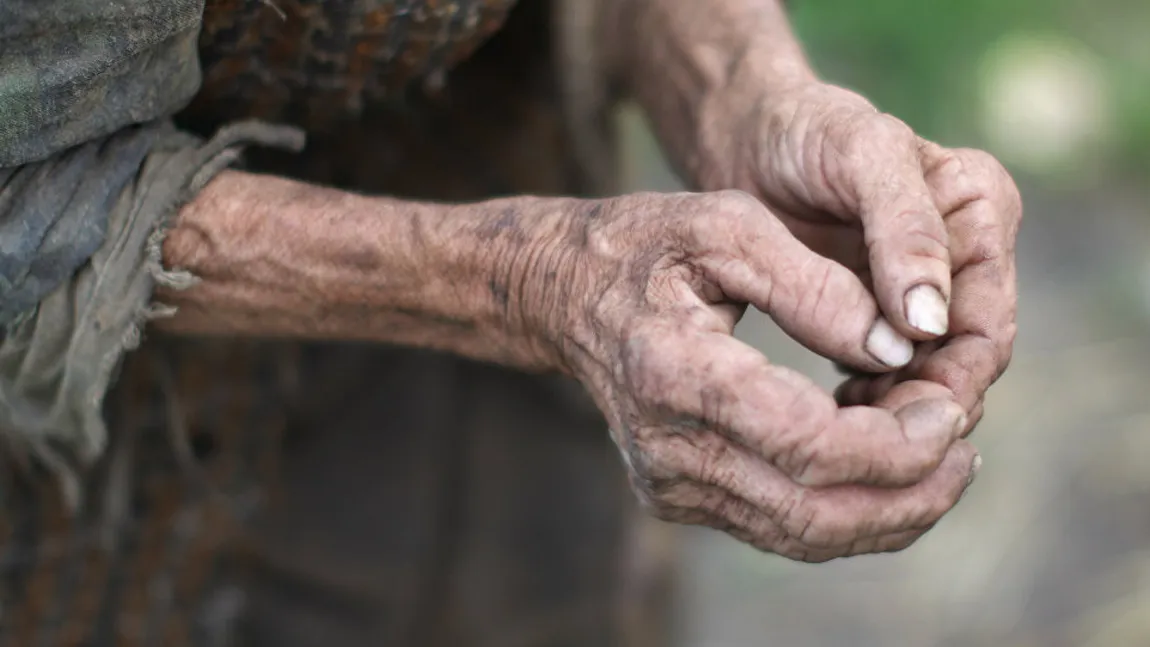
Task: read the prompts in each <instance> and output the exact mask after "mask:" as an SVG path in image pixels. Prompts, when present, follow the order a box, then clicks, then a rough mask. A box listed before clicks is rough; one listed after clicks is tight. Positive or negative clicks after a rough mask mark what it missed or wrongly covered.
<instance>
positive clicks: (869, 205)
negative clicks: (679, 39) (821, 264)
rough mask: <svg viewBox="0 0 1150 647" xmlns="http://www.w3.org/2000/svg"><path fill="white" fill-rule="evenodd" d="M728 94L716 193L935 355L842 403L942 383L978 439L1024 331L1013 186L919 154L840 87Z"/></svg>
mask: <svg viewBox="0 0 1150 647" xmlns="http://www.w3.org/2000/svg"><path fill="white" fill-rule="evenodd" d="M726 92H727V96H726V97H725V99H724V100H722V101H718V102H716V103H717V105H719V106H721V108H720V111H721V112H722V114H720V115H719V116H717V117H716V118H715V119H713V120H712V122H713V123H715V124H719V126H716V127H725V128H728V130H729V137H731V139H729V140H727V141H729V142H730V143H729V144H728V145H724V146H720V147H719V148H720V149H721V150H727V151H736V154H735V155H733V156H725V158H724V159H722V160H718V159H717V160H714V163H713V164H712V168H711V169H710V170H709V171H708V172H709V173H710V174H711V176H712V177H713V178H716V179H715V180H712V182H710V184H716V181H717V182H718V184H719V185H720V186H723V187H728V186H729V187H736V188H741V189H744V190H747V191H748V192H750V193H752V194H754V195H755V196H756V197H758V198H760V199H761V200H763V201H764V202H766V204H768V205H769V206H770V208H771V209H772V210H773V211H774V212H775V213H776V214H777V215H778V216H779V217H780V219H782V221H783V222H784V223H785V224H786V226H787V228H788V229H789V230H790V231H791V232H792V233H794V234H795V236H796V237H798V239H799V240H801V241H802V242H803V243H804V244H806V245H807V246H808V247H810V248H811V249H814V250H816V251H818V252H819V253H820V254H822V255H823V256H825V257H826V258H829V259H833V260H835V261H837V262H838V263H840V264H842V265H843V266H845V267H848V268H850V269H851V270H852V271H853V272H855V273H856V274H857V275H858V276H859V277H860V279H861V280H862V281H863V282H864V283H866V284H867V285H868V287H869V288H870V289H871V290H872V291H873V294H874V295H875V298H876V299H877V301H878V303H879V305H880V307H881V310H882V312H883V313H884V314H885V315H886V317H887V318H888V319H889V320H890V322H891V323H892V324H893V325H894V327H895V328H896V329H897V330H898V332H899V333H901V334H902V335H903V336H904V337H905V338H908V339H911V340H914V341H916V342H926V343H921V344H919V345H918V348H917V351H916V355H915V359H914V361H913V362H912V363H911V365H910V366H909V367H907V368H906V369H904V370H902V371H900V372H898V373H895V374H890V375H886V376H882V377H874V376H866V375H856V376H855V377H854V378H853V379H851V380H849V381H848V382H847V383H846V384H844V385H843V387H842V388H841V389H840V391H839V397H840V400H841V401H842V402H843V403H853V404H860V403H878V404H881V405H889V404H897V403H898V402H899V401H901V399H904V398H907V397H912V398H913V397H917V395H916V394H919V393H932V392H934V390H933V388H932V387H930V386H929V385H928V384H927V383H928V382H929V383H934V384H938V385H943V386H945V387H947V388H948V389H949V390H950V391H951V392H952V393H953V397H954V398H955V399H956V401H957V402H959V403H960V404H961V405H962V406H963V408H964V409H965V410H966V412H967V414H968V425H969V426H970V428H973V426H974V424H976V423H977V421H978V420H979V418H980V417H981V415H982V401H983V397H984V395H985V393H986V390H987V389H988V388H989V387H990V386H991V384H992V383H993V382H994V381H995V380H997V379H998V377H999V376H1000V375H1001V374H1002V372H1003V371H1004V370H1005V369H1006V367H1007V364H1008V363H1009V360H1010V356H1011V350H1012V345H1013V341H1014V336H1015V330H1016V326H1015V310H1016V291H1015V265H1014V245H1015V237H1016V235H1017V232H1018V228H1019V224H1020V220H1021V217H1022V207H1021V201H1020V198H1019V195H1018V191H1017V189H1016V188H1015V185H1014V183H1013V182H1012V180H1011V179H1010V177H1009V175H1008V174H1007V173H1006V171H1005V170H1004V169H1003V168H1002V166H1001V165H999V164H998V162H996V161H995V160H994V159H993V158H992V157H991V156H989V155H987V154H986V153H982V152H979V151H973V150H950V149H944V148H942V147H940V146H938V145H936V144H933V143H930V142H927V141H924V140H922V139H920V138H919V137H917V136H916V135H915V134H914V132H912V131H911V129H910V128H909V127H907V126H906V125H905V124H904V123H902V122H900V121H899V120H897V119H896V118H894V117H892V116H890V115H885V114H882V113H880V112H879V111H878V110H876V109H875V108H874V107H873V106H872V105H871V104H870V103H868V102H867V101H866V100H865V99H863V98H862V97H860V96H858V95H856V94H854V93H851V92H848V91H846V90H843V89H841V88H837V87H834V86H831V85H827V84H822V83H804V84H798V85H796V86H794V87H790V88H786V89H771V90H770V91H768V90H767V89H765V88H757V87H756V85H755V84H754V83H740V84H738V85H737V87H732V88H730V89H729V90H727V91H726ZM715 137H720V135H718V134H717V135H715ZM896 384H901V385H902V386H900V390H899V391H898V392H897V393H893V394H892V393H891V389H892V388H893V387H894V385H896Z"/></svg>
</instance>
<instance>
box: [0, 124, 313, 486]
mask: <svg viewBox="0 0 1150 647" xmlns="http://www.w3.org/2000/svg"><path fill="white" fill-rule="evenodd" d="M158 127H160V128H162V129H164V131H165V132H163V133H162V135H163V136H162V137H160V138H159V140H158V143H157V145H156V146H155V147H154V148H153V149H152V151H151V152H150V153H149V154H148V157H147V158H146V159H145V161H144V164H143V165H142V167H141V168H140V171H139V173H138V174H137V175H136V177H135V179H134V180H133V181H132V182H131V183H129V184H128V186H127V187H125V188H124V190H123V191H122V192H121V193H120V194H119V197H118V199H117V200H116V202H115V206H114V208H113V210H112V211H111V213H110V214H109V218H108V228H107V235H106V237H105V239H104V242H103V245H102V246H101V247H100V248H99V249H98V250H97V251H96V253H95V254H94V255H93V256H92V257H91V258H90V259H89V260H88V262H87V263H86V264H85V265H84V266H82V267H81V268H80V270H79V271H77V272H76V273H74V274H73V275H72V276H71V277H70V278H69V279H68V280H67V281H66V282H65V283H64V284H63V285H61V286H59V287H58V288H56V289H55V290H54V291H52V292H51V293H50V294H49V295H48V296H47V297H46V298H45V299H43V300H42V301H40V303H39V305H38V306H37V307H36V308H35V309H34V310H33V311H31V312H29V313H28V314H27V315H25V316H23V317H21V318H20V319H19V320H18V321H16V322H14V323H13V324H11V325H9V326H8V330H7V335H6V336H4V337H3V338H2V341H0V439H2V440H5V441H8V442H9V444H10V445H11V446H12V447H13V448H14V449H15V450H16V451H19V452H21V453H25V454H29V455H31V456H33V457H36V458H38V459H40V460H41V461H42V462H43V464H44V465H45V466H47V467H48V468H50V469H51V470H52V471H54V472H56V473H57V474H59V475H60V476H63V477H66V478H64V484H65V491H66V494H67V493H68V492H67V490H69V489H71V488H69V487H68V484H69V483H71V484H73V485H74V484H75V483H76V482H77V481H76V479H75V478H69V477H72V476H74V473H75V467H76V464H77V463H79V464H87V463H90V462H91V461H93V460H95V459H96V458H98V457H99V456H100V455H101V453H102V452H103V450H104V448H105V447H106V445H107V437H108V434H107V429H106V427H105V424H104V420H103V412H102V409H103V402H104V396H105V394H106V392H107V390H108V388H109V384H110V382H111V380H112V378H113V375H114V373H115V371H116V369H117V367H118V366H119V364H120V362H121V360H122V359H123V356H124V354H125V353H126V352H127V351H129V350H132V349H134V348H136V347H137V346H138V345H139V343H140V336H141V328H142V326H143V324H144V323H146V322H147V321H148V320H150V319H154V318H156V317H163V316H170V315H171V314H173V312H174V310H173V309H172V308H170V307H167V306H162V305H158V304H154V303H153V302H152V293H153V290H154V288H155V286H156V285H157V284H159V285H163V286H165V287H170V288H174V289H183V288H187V287H190V286H191V285H194V284H195V283H196V277H194V276H192V275H191V274H189V273H187V272H183V271H169V270H167V269H165V268H164V267H163V265H162V262H161V258H160V253H161V245H162V243H163V238H164V235H165V233H166V231H167V228H168V226H169V224H170V220H171V218H172V217H174V215H175V214H176V213H177V212H178V211H179V209H180V208H181V207H182V206H183V205H184V204H186V203H187V202H188V201H190V200H191V199H192V198H193V197H194V196H195V195H196V194H197V193H198V192H199V191H200V190H201V189H202V188H203V187H204V186H205V185H207V184H208V182H210V181H211V180H212V179H213V178H214V177H215V176H216V175H217V174H218V173H220V172H221V171H222V170H224V169H225V168H227V167H229V166H230V165H232V164H233V163H234V162H235V161H236V160H237V159H238V157H239V155H240V153H241V151H242V149H243V148H244V147H245V146H248V145H263V146H272V147H278V148H286V149H289V150H295V151H298V150H300V149H301V148H302V147H303V141H304V137H303V133H302V132H300V131H299V130H296V129H293V128H287V127H279V126H271V125H267V124H263V123H259V122H243V123H237V124H232V125H229V126H227V127H225V128H223V129H221V130H220V131H219V132H218V133H217V134H216V135H215V136H214V137H213V138H212V139H210V140H208V141H206V142H205V141H203V140H200V139H198V138H196V137H193V136H191V135H189V134H186V133H183V132H180V131H178V130H176V129H175V128H174V127H172V126H171V125H170V124H166V123H165V124H162V125H160V126H158ZM71 494H72V495H73V496H76V495H78V494H79V493H78V491H75V490H73V492H72V493H71ZM69 498H71V497H69Z"/></svg>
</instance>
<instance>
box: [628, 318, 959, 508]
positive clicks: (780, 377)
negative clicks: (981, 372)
mask: <svg viewBox="0 0 1150 647" xmlns="http://www.w3.org/2000/svg"><path fill="white" fill-rule="evenodd" d="M651 325H652V326H655V327H653V328H648V329H645V330H641V331H640V333H639V334H637V335H636V336H635V339H634V340H632V342H631V343H630V344H629V345H628V346H627V347H626V349H625V355H624V357H623V361H622V365H623V366H624V370H625V375H624V378H625V379H626V382H627V383H628V384H630V385H633V386H632V388H633V395H634V396H635V398H636V401H637V402H639V403H644V404H645V405H646V406H647V407H648V410H647V411H643V412H642V413H643V414H644V415H646V416H647V417H648V418H649V419H652V420H666V421H668V424H675V425H678V424H682V421H683V420H684V419H691V420H693V421H694V425H695V426H697V427H699V428H705V429H713V430H715V431H718V432H719V433H722V434H724V435H725V436H726V437H727V438H728V439H730V440H731V441H733V442H735V443H738V444H740V445H742V446H743V447H746V448H747V449H749V450H750V451H751V452H752V453H754V454H755V455H757V456H760V457H761V458H762V459H763V460H765V461H766V462H768V463H770V464H771V465H774V466H776V467H777V468H778V469H780V470H782V471H783V472H784V473H786V474H787V475H788V476H789V477H790V478H792V479H793V480H795V481H796V482H797V483H802V484H805V485H810V486H824V485H832V484H840V483H868V484H874V485H880V486H887V487H899V486H904V485H907V484H910V483H914V482H917V481H919V480H921V479H922V478H924V477H925V476H926V475H927V474H929V473H930V472H931V471H933V470H934V468H935V467H936V466H937V465H938V463H939V462H940V461H941V460H942V457H943V456H944V455H945V453H946V450H947V447H949V446H950V444H951V443H953V441H954V440H955V439H956V438H957V437H958V436H957V433H958V431H957V430H958V429H959V428H960V427H962V426H964V423H963V421H962V416H963V415H964V413H963V411H962V409H961V407H958V406H957V405H956V404H954V403H953V402H951V401H949V400H933V401H926V402H922V403H918V404H916V406H915V407H908V408H906V409H903V410H899V411H896V412H891V411H887V410H883V409H875V408H854V409H839V408H838V406H837V405H836V404H835V402H834V400H833V399H832V398H831V397H830V394H828V393H826V392H825V391H824V390H822V389H821V388H819V387H818V386H817V385H816V384H814V383H813V382H812V381H810V379H808V378H807V377H806V376H803V375H801V374H799V373H797V372H795V371H793V370H790V369H787V368H784V367H780V366H773V365H771V364H770V363H769V362H768V361H767V359H766V357H764V356H763V355H762V354H760V353H759V352H757V351H756V350H754V349H753V348H751V347H749V346H747V345H746V344H744V343H743V342H741V341H739V340H737V339H735V338H733V337H731V336H729V335H725V334H721V333H715V332H709V331H699V330H695V329H693V328H683V329H674V328H670V326H671V325H672V324H669V323H667V320H663V319H661V320H660V321H659V322H658V323H657V324H651ZM690 439H691V436H690V435H684V436H683V438H682V441H683V442H684V443H688V442H689V441H690ZM659 442H660V443H662V445H660V446H658V447H651V448H650V449H649V451H660V452H666V451H670V449H671V447H670V444H669V443H670V442H671V441H665V440H660V441H659ZM680 449H682V450H683V453H682V455H688V454H691V453H692V452H691V451H690V449H691V448H690V447H689V446H684V447H682V448H680ZM674 455H675V453H674V452H671V453H670V454H668V456H674ZM656 462H658V461H656ZM664 462H666V461H664ZM710 462H711V463H713V462H714V461H710ZM677 469H678V470H679V473H688V474H693V473H694V472H693V471H692V470H693V469H695V467H694V466H691V465H686V464H680V465H679V466H678V468H677Z"/></svg>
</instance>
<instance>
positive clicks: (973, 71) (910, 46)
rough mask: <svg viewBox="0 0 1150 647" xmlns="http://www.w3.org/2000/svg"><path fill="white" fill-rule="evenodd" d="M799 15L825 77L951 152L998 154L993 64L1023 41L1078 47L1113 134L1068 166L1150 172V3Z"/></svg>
mask: <svg viewBox="0 0 1150 647" xmlns="http://www.w3.org/2000/svg"><path fill="white" fill-rule="evenodd" d="M791 6H792V8H793V9H792V14H793V17H794V21H795V24H796V28H797V29H798V31H799V32H800V34H801V35H802V38H803V40H804V42H805V43H806V45H807V48H808V50H809V52H810V54H811V57H812V59H813V60H814V62H815V64H816V66H817V67H818V68H819V70H820V71H821V72H822V73H823V75H824V76H825V77H827V78H828V79H830V80H833V81H835V82H838V83H841V84H844V85H847V86H849V87H853V88H855V89H857V90H859V91H860V92H862V93H863V94H865V95H866V96H867V97H868V98H870V99H871V100H872V101H875V102H876V103H877V104H878V105H879V106H880V107H881V108H882V109H884V110H886V111H888V112H891V113H893V114H895V115H897V116H899V117H901V118H902V119H904V120H906V121H907V122H908V123H910V124H911V125H912V126H913V127H914V128H915V129H916V130H918V131H919V132H920V133H922V134H923V135H924V136H927V137H929V138H932V139H935V140H938V141H941V142H943V143H950V144H954V143H956V142H960V143H962V144H970V143H973V144H975V145H979V146H986V145H987V143H988V142H987V135H986V130H987V128H986V125H985V123H982V122H983V121H984V120H985V115H986V112H987V106H986V103H987V99H986V97H985V96H984V92H983V90H984V87H985V83H984V82H985V76H986V72H987V70H986V64H987V58H988V56H989V55H990V54H991V53H993V52H994V51H995V48H996V47H997V46H998V45H999V44H1001V43H1002V42H1004V41H1006V40H1009V39H1011V38H1012V37H1016V36H1018V35H1023V34H1039V35H1047V36H1049V37H1051V38H1053V39H1056V40H1058V41H1061V42H1063V43H1070V44H1072V45H1073V46H1074V47H1075V48H1076V51H1078V52H1080V53H1081V52H1087V53H1089V54H1090V55H1091V56H1090V58H1091V59H1092V61H1091V63H1092V67H1091V68H1090V69H1091V70H1092V72H1091V74H1092V75H1097V76H1101V77H1102V78H1101V79H1099V81H1100V82H1101V83H1100V85H1099V87H1101V88H1103V90H1104V94H1105V96H1103V97H1100V103H1101V105H1102V106H1103V109H1104V110H1105V111H1106V113H1107V114H1106V115H1105V117H1106V119H1105V121H1106V122H1107V126H1108V127H1109V130H1110V131H1111V132H1110V134H1109V135H1108V136H1106V137H1102V138H1101V139H1102V140H1103V141H1102V142H1101V143H1100V144H1099V145H1098V146H1095V147H1093V148H1091V149H1090V150H1089V151H1085V152H1083V153H1081V154H1078V155H1076V156H1075V157H1077V158H1078V159H1076V160H1072V159H1067V160H1066V162H1067V166H1070V167H1073V166H1075V165H1081V164H1082V163H1084V161H1087V160H1083V159H1081V158H1082V155H1083V154H1085V155H1089V156H1091V157H1092V158H1096V159H1091V160H1088V161H1090V162H1091V164H1092V165H1098V166H1101V168H1102V169H1104V170H1106V171H1108V172H1111V173H1113V172H1118V173H1123V174H1126V173H1129V174H1133V173H1134V172H1137V171H1141V170H1142V169H1144V168H1146V165H1147V164H1150V1H1148V0H934V1H931V2H923V1H922V0H867V1H866V2H851V1H847V0H793V1H792V3H791ZM1055 108H1057V106H1055ZM1022 112H1024V111H1022ZM1018 118H1019V119H1025V117H1024V116H1020V117H1018ZM1099 128H1102V125H1101V124H1099ZM996 152H997V151H996ZM1067 157H1068V158H1069V157H1070V156H1067ZM1052 176H1053V174H1052ZM1050 179H1053V177H1052V178H1050Z"/></svg>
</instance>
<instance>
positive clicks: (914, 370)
mask: <svg viewBox="0 0 1150 647" xmlns="http://www.w3.org/2000/svg"><path fill="white" fill-rule="evenodd" d="M941 346H942V344H941V343H939V342H938V341H929V342H922V343H920V344H919V345H918V346H917V347H916V348H915V351H914V359H912V360H911V362H910V364H907V365H906V366H905V367H903V368H902V369H900V370H898V371H896V372H894V373H886V374H883V375H866V374H860V373H854V374H848V375H847V377H848V379H847V380H846V381H844V382H843V383H842V384H840V385H839V386H838V388H837V389H836V390H835V400H836V401H837V402H838V403H839V405H840V406H859V405H863V406H869V405H872V404H875V402H876V401H879V400H881V399H882V398H883V397H884V396H885V395H886V394H887V393H888V392H889V391H890V390H891V389H892V388H894V387H895V386H897V385H899V384H902V383H904V382H907V381H908V380H916V379H918V376H919V374H920V372H921V371H922V367H923V366H925V365H926V362H927V360H928V359H929V358H930V355H931V353H933V352H934V351H935V350H936V349H938V348H940V347H941ZM938 391H939V390H937V389H936V390H935V392H936V393H937V392H938ZM935 397H949V398H954V394H953V393H951V392H950V390H949V389H945V388H944V389H943V390H942V392H941V393H939V395H937V396H935ZM915 399H925V396H922V397H919V398H915ZM887 408H888V409H889V408H890V407H887Z"/></svg>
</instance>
